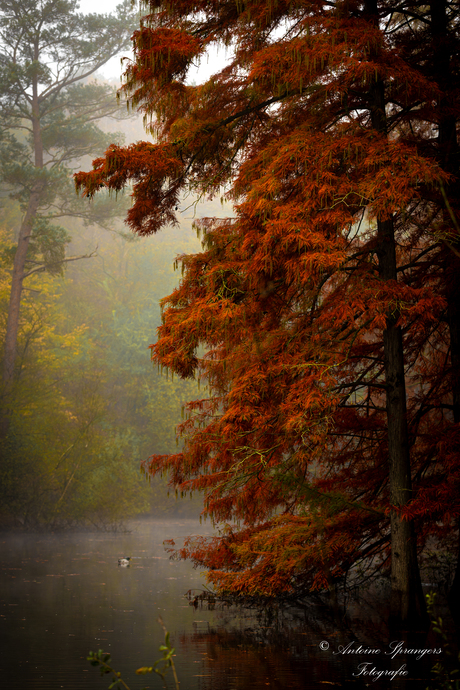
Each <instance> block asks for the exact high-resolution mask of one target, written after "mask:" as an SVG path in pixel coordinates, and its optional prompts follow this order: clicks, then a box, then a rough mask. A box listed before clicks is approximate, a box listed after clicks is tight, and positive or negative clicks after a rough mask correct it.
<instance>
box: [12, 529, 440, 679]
mask: <svg viewBox="0 0 460 690" xmlns="http://www.w3.org/2000/svg"><path fill="white" fill-rule="evenodd" d="M198 530H200V531H201V533H204V531H205V530H206V527H203V526H200V525H197V524H191V523H190V522H189V521H178V522H175V523H173V522H168V523H154V522H151V521H138V522H137V523H136V524H134V525H133V532H132V533H129V534H88V533H86V534H66V535H50V536H42V535H19V536H18V535H16V536H11V535H3V536H2V537H0V542H1V552H0V564H1V574H0V577H1V582H0V616H1V618H0V635H1V640H0V642H1V649H2V656H1V661H0V673H1V678H2V681H3V683H2V685H3V686H4V687H6V688H8V690H19V689H20V690H25V688H32V689H33V690H42V689H43V690H59V689H60V688H66V689H68V690H78V689H79V688H85V689H89V690H104V689H105V688H107V687H108V685H109V682H110V680H109V677H108V676H105V677H103V678H101V677H100V676H99V672H98V671H97V670H96V669H93V668H92V667H91V666H90V665H89V664H88V662H87V660H86V657H87V655H88V652H89V651H90V650H93V651H95V650H97V649H99V648H103V649H104V650H105V651H108V652H110V653H111V654H112V660H113V665H114V667H115V668H116V669H117V670H120V671H121V672H122V674H123V677H124V678H126V680H127V682H128V683H129V684H130V686H131V688H132V690H136V688H142V687H149V688H161V687H162V686H161V679H160V678H158V677H156V676H143V677H142V678H139V677H136V676H135V674H134V670H135V669H136V668H138V667H140V666H144V665H146V664H152V663H153V662H154V661H155V660H157V659H158V658H160V656H161V654H160V653H159V652H158V647H159V645H160V644H162V642H163V639H164V634H163V631H162V629H161V627H160V626H159V624H158V622H157V619H158V615H161V616H162V617H163V619H164V621H165V624H166V626H167V628H168V629H169V630H170V632H171V636H172V642H173V645H174V646H175V647H176V658H175V663H176V667H177V673H178V676H179V679H180V680H181V689H182V690H265V689H266V688H276V689H278V690H285V689H286V690H287V689H288V688H292V689H299V690H300V689H302V690H310V689H313V688H325V687H326V686H328V685H329V686H332V687H334V686H336V687H342V688H364V687H368V686H370V687H373V688H384V687H385V688H386V687H391V688H393V689H395V688H398V689H399V688H425V687H426V685H427V683H426V682H425V681H426V680H427V678H428V677H429V669H430V666H431V661H432V660H431V659H427V658H426V659H425V660H423V661H422V662H420V663H419V662H417V663H413V664H412V667H413V671H411V676H412V678H413V677H414V676H415V678H419V679H420V680H416V681H411V680H410V679H408V678H406V677H405V676H403V675H399V676H395V678H394V679H393V680H390V679H388V678H386V679H380V680H376V679H375V678H374V677H371V676H368V677H366V676H362V675H361V676H360V675H358V674H357V667H358V664H359V663H363V662H367V661H368V660H369V659H368V657H366V656H365V655H364V656H363V655H361V656H359V655H343V654H337V653H334V651H337V649H339V647H340V645H342V646H344V645H346V644H348V643H349V642H350V640H359V639H361V642H362V643H366V644H367V645H372V644H374V646H375V645H380V647H382V648H383V645H384V644H386V643H387V641H385V640H384V639H383V637H382V635H383V632H382V631H381V630H379V631H378V633H377V638H376V639H377V641H376V639H374V640H372V639H371V638H372V635H371V634H370V633H369V634H364V629H361V630H356V629H355V630H353V629H350V627H349V626H346V625H344V624H342V625H339V624H338V623H337V621H334V620H333V619H332V618H330V617H329V615H328V613H327V611H326V610H321V609H318V608H313V607H312V608H311V610H305V611H295V612H293V611H283V610H278V611H270V610H265V611H262V612H260V613H259V614H258V613H257V612H256V611H253V610H248V609H245V610H239V611H238V610H234V609H228V608H225V607H222V606H221V605H216V606H215V607H213V606H211V607H210V606H209V605H208V604H207V603H203V602H201V601H200V600H199V599H196V594H195V593H196V592H197V591H200V590H201V589H202V588H203V578H202V576H201V574H200V573H199V572H198V571H196V570H194V569H193V568H192V567H191V565H190V564H189V563H183V562H176V561H170V560H169V558H168V556H167V554H166V553H165V551H164V547H163V540H164V539H165V538H174V539H175V540H178V541H180V539H181V537H183V536H185V535H188V534H190V533H193V532H198ZM208 531H210V529H208ZM125 556H130V557H131V561H130V565H129V567H119V566H118V559H119V558H121V557H125ZM189 590H192V591H193V593H194V595H193V597H191V598H190V601H189V599H188V598H187V597H186V596H185V594H186V593H187V592H188V591H189ZM195 599H196V600H195ZM194 600H195V601H194ZM193 603H194V604H195V605H191V604H193ZM212 609H214V610H212ZM322 642H327V645H329V648H328V649H322V648H321V646H320V645H321V643H322ZM396 662H397V663H399V662H401V663H403V662H404V660H403V659H396ZM396 662H395V663H396ZM391 663H392V662H391V661H390V660H389V659H388V658H386V659H383V653H382V655H381V656H380V658H379V659H378V664H377V662H376V665H377V666H378V667H379V668H384V667H385V668H391ZM400 665H401V664H400ZM396 670H397V669H396ZM169 687H172V684H171V681H170V685H169Z"/></svg>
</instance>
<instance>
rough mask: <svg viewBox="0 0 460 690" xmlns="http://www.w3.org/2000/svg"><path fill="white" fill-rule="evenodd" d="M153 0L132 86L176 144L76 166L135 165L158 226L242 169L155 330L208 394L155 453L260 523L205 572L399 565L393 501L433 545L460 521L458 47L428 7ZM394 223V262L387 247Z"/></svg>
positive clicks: (200, 546)
mask: <svg viewBox="0 0 460 690" xmlns="http://www.w3.org/2000/svg"><path fill="white" fill-rule="evenodd" d="M440 4H441V5H443V3H442V2H441V3H440ZM145 5H146V7H148V8H149V12H150V13H149V14H148V15H147V16H146V17H144V18H143V20H142V28H141V30H140V31H139V32H136V34H135V35H134V37H133V41H134V48H135V60H134V62H133V63H132V64H129V65H128V67H127V70H126V72H125V80H126V83H125V85H124V86H123V88H122V90H123V91H124V92H125V93H126V94H127V95H128V97H129V98H130V99H131V104H132V105H133V106H136V107H138V108H139V109H140V110H141V111H143V112H144V113H145V114H146V116H147V121H148V122H150V121H151V125H150V126H149V129H150V131H151V132H152V133H154V134H155V136H156V137H157V139H158V142H159V143H157V144H146V143H139V144H136V145H133V146H131V147H126V148H118V147H111V149H109V151H108V152H107V153H106V156H105V158H103V159H98V160H97V161H95V162H94V169H93V171H92V172H90V173H79V174H78V175H77V185H78V187H79V188H81V189H84V190H85V192H86V193H87V194H89V195H92V194H93V193H94V192H95V191H96V190H97V189H98V188H100V187H101V186H107V187H109V189H114V190H120V189H122V188H123V187H124V186H126V184H128V182H130V181H133V182H134V187H133V207H132V209H131V210H130V212H129V215H128V223H129V224H130V226H131V227H132V228H133V229H134V230H135V231H137V232H139V233H141V234H145V233H150V232H156V231H157V230H158V229H159V228H160V227H161V226H162V225H165V224H166V223H171V222H174V221H175V217H174V208H175V206H176V205H177V202H178V199H179V195H180V193H181V192H183V191H185V190H189V189H191V190H193V191H195V192H197V193H201V194H209V195H212V194H215V193H218V192H219V191H220V190H221V187H222V185H226V188H227V190H228V191H227V198H228V199H230V200H231V201H232V202H233V203H234V209H235V215H234V217H233V218H232V219H225V220H219V219H205V220H203V221H200V223H199V224H198V225H199V227H200V229H201V231H202V235H203V251H202V252H200V253H199V254H196V255H187V256H182V257H179V262H180V263H181V265H182V269H183V279H182V281H181V283H180V286H179V287H178V288H177V289H176V290H175V291H174V292H173V294H172V295H170V296H168V297H166V298H165V299H164V300H163V310H164V311H163V317H164V321H163V325H162V326H161V328H160V329H159V337H158V341H157V343H156V344H155V345H152V359H153V360H154V361H155V362H157V363H158V364H160V365H161V366H165V367H168V368H170V369H171V370H172V371H175V372H177V373H178V374H179V375H181V376H183V377H199V378H202V379H204V380H206V381H207V383H208V385H209V391H210V394H209V397H207V398H205V399H203V400H198V401H193V402H191V403H189V404H188V407H187V411H188V415H187V419H186V421H185V422H184V423H183V424H182V425H181V426H180V428H179V431H180V434H181V435H182V436H183V437H184V442H185V443H184V449H183V451H182V452H181V453H178V454H176V455H173V456H154V457H152V458H151V459H150V460H149V462H148V463H147V470H148V471H149V472H151V473H156V472H160V471H167V472H169V473H170V477H171V484H172V485H173V486H175V487H176V488H178V489H179V490H181V491H193V490H203V491H204V493H205V511H204V512H205V513H206V514H208V515H210V516H211V517H212V518H213V520H215V521H216V522H229V523H231V521H233V520H237V521H239V522H240V523H241V525H242V526H240V527H236V526H233V527H227V528H226V529H225V530H224V531H223V532H222V534H221V535H220V536H219V537H216V538H213V539H210V540H206V539H199V540H195V541H190V542H189V543H188V544H186V545H185V547H184V549H182V550H181V551H180V552H179V553H180V555H182V556H184V557H189V558H192V559H193V560H194V561H195V562H196V563H199V564H202V565H204V566H205V567H206V568H208V571H209V572H208V579H209V581H210V582H211V583H212V584H213V585H215V586H216V587H217V588H218V589H219V590H221V591H229V592H233V593H236V594H244V595H246V596H255V595H258V596H261V595H262V596H277V595H280V596H281V595H282V596H291V597H297V596H300V595H302V594H304V593H306V592H308V591H310V590H315V589H322V588H328V587H329V586H330V584H331V582H332V581H334V580H335V579H336V578H339V577H342V576H344V575H346V574H347V572H348V571H349V570H350V568H351V567H352V566H356V565H357V564H358V563H363V562H367V563H372V562H373V561H374V559H377V560H376V561H375V562H376V563H378V564H380V567H383V566H386V564H387V561H388V555H389V553H388V545H389V538H390V536H389V523H388V514H389V512H390V511H391V510H398V511H399V512H400V513H401V514H402V515H403V516H404V518H405V519H408V520H411V521H414V524H415V526H416V528H417V532H418V543H419V548H420V549H422V548H423V546H424V544H425V542H426V539H427V537H428V536H429V535H430V534H435V533H441V532H442V533H443V534H448V533H449V534H453V533H454V531H455V527H456V523H457V521H458V519H459V517H460V500H459V492H458V488H459V485H460V463H459V458H458V449H459V442H460V437H459V422H460V418H458V414H460V412H459V411H458V410H457V408H456V405H457V403H459V404H460V397H459V396H460V394H459V393H458V384H459V373H458V369H456V368H455V367H456V366H457V365H456V364H455V362H456V361H459V362H460V359H457V360H456V359H455V357H456V356H457V355H455V356H454V355H451V349H452V347H453V345H454V344H455V343H454V336H453V335H452V334H453V332H454V331H453V328H454V327H453V324H454V321H455V319H453V317H451V316H449V317H448V316H446V314H447V313H449V314H451V312H452V309H453V307H452V304H453V295H454V296H455V295H456V294H458V295H459V296H460V291H459V288H458V287H457V285H458V279H459V275H460V274H459V270H458V269H459V265H458V264H459V260H458V257H459V253H458V251H457V250H456V243H457V242H458V230H459V228H458V224H457V222H456V220H455V213H456V209H455V203H456V198H455V194H454V190H455V189H456V185H458V179H457V177H456V171H455V170H454V167H453V164H452V162H451V159H452V155H454V154H455V155H458V150H457V148H456V145H453V144H452V145H451V149H450V151H451V153H452V151H453V153H452V155H451V153H449V152H448V151H447V149H446V147H445V146H444V144H443V141H442V140H441V138H439V137H438V139H437V138H436V132H437V131H438V130H439V131H443V132H444V131H445V130H446V128H448V126H450V125H449V124H448V123H447V124H446V122H447V121H445V119H443V118H444V114H445V111H444V110H442V108H441V105H443V104H445V102H446V100H445V99H446V98H448V99H449V109H448V110H447V111H446V112H447V114H448V117H449V118H450V120H449V122H450V123H451V122H452V121H453V122H454V125H455V122H456V119H457V118H458V117H459V115H460V106H459V103H458V95H457V96H455V95H454V92H455V93H456V94H458V90H457V91H455V88H456V86H455V85H456V84H457V81H456V80H457V74H458V73H457V71H456V70H457V65H456V64H455V65H454V66H453V67H452V73H451V75H450V81H449V85H448V86H447V85H446V83H445V82H443V79H442V78H441V77H440V73H439V71H438V72H437V73H436V69H435V68H436V65H437V66H438V67H439V65H440V64H441V62H442V60H441V58H439V55H438V53H437V52H436V51H437V50H438V49H437V47H436V46H437V45H438V44H437V43H436V41H437V38H436V36H437V34H436V31H437V28H436V27H437V26H438V25H437V24H436V26H435V18H434V15H433V16H432V14H431V13H430V11H429V7H430V6H429V5H428V6H427V5H426V4H422V3H418V2H416V3H404V2H397V3H396V2H394V1H392V0H381V1H378V2H375V3H374V2H370V1H369V2H342V1H339V0H337V2H322V1H321V0H298V1H296V2H288V0H278V2H277V3H271V2H268V1H267V0H245V1H244V2H234V0H219V1H218V2H214V1H213V2H211V1H210V0H200V1H197V2H194V3H190V2H185V0H184V1H179V2H174V3H168V2H162V1H161V0H151V1H150V2H148V3H145ZM396 5H397V11H398V13H399V14H398V15H395V13H394V11H395V7H396ZM427 7H428V9H427ZM370 8H371V9H372V8H373V9H372V11H373V12H374V14H373V19H375V17H376V16H377V22H375V21H371V19H372V17H371V16H370V15H371V14H372V13H371V9H370ZM375 12H377V14H375ZM454 12H457V10H453V9H451V14H453V13H454ZM418 16H420V17H422V18H423V22H418V23H417V22H416V21H415V20H416V19H417V17H418ZM457 19H458V17H457ZM453 22H454V18H453V17H451V16H449V17H448V23H447V32H448V36H447V39H446V40H453V39H451V33H452V32H453V29H452V28H451V27H452V25H453ZM449 32H451V33H449ZM414 37H415V38H414ZM417 37H418V38H417ZM216 41H220V42H224V43H227V44H231V45H232V48H233V49H234V58H233V60H231V61H230V62H229V64H228V66H227V67H225V68H224V69H223V70H221V71H220V72H218V73H216V74H215V75H214V76H213V77H212V78H211V79H210V80H209V81H208V82H207V83H206V84H203V85H199V86H188V85H186V84H185V83H184V81H185V77H186V73H187V68H188V66H189V65H190V64H191V62H192V60H193V59H195V58H196V57H197V56H199V55H201V54H203V53H204V52H205V50H206V49H207V47H208V46H209V45H211V44H212V43H214V42H216ZM443 45H447V44H446V43H445V44H443ZM457 49H458V46H457ZM449 50H450V53H449V54H450V55H451V56H453V55H454V50H453V48H452V45H451V46H450V48H449ZM457 53H458V50H457ZM427 55H428V56H430V55H431V58H432V59H433V60H434V62H433V64H434V65H435V67H433V69H432V70H431V72H430V69H429V68H427V62H426V60H427V59H428V58H426V56H427ZM438 58H439V59H438ZM436 60H437V62H436ZM452 60H454V58H453V57H452ZM430 64H431V63H430ZM376 84H379V85H382V89H383V91H382V92H383V93H384V97H385V111H386V115H385V114H382V113H380V117H381V118H386V119H385V127H384V128H383V125H382V127H381V128H380V129H379V128H378V127H376V126H375V121H376V118H377V119H378V117H379V114H378V112H377V110H378V108H377V105H376V100H375V98H376V97H375V93H376V91H375V89H376V87H375V85H376ZM448 89H450V91H448ZM456 99H457V100H456ZM443 107H444V106H443ZM371 116H372V117H371ZM372 118H374V119H373V120H372ZM382 122H383V119H382ZM443 128H444V129H443ZM443 146H444V148H443ZM446 190H447V192H446ZM386 221H391V222H392V223H393V226H394V233H395V240H394V241H395V247H396V262H397V264H396V278H391V279H389V278H385V277H384V276H383V275H382V272H381V271H380V270H379V264H378V261H377V254H378V250H379V245H378V243H379V242H380V241H381V239H379V237H380V236H379V235H378V233H377V224H378V223H380V224H382V223H384V222H386ZM449 310H451V311H449ZM452 313H453V312H452ZM390 322H391V323H393V324H395V325H396V327H398V328H400V329H401V334H402V348H403V353H404V367H405V385H406V391H407V405H408V411H407V428H408V433H409V445H410V462H411V469H412V480H413V490H412V493H411V495H410V500H407V501H406V503H405V504H403V503H401V504H398V505H396V506H395V505H392V504H391V502H390V497H389V482H388V477H389V470H388V453H389V450H388V432H387V409H386V406H388V404H389V403H388V400H387V397H388V396H387V395H386V391H387V389H388V382H387V380H386V378H385V357H387V356H388V355H387V351H386V350H385V346H384V336H383V332H384V330H385V329H386V328H388V324H389V323H390ZM203 346H204V350H205V354H204V355H203V356H199V354H198V352H199V351H200V349H199V348H200V347H203ZM459 357H460V355H459ZM453 364H454V366H453ZM379 559H380V560H379Z"/></svg>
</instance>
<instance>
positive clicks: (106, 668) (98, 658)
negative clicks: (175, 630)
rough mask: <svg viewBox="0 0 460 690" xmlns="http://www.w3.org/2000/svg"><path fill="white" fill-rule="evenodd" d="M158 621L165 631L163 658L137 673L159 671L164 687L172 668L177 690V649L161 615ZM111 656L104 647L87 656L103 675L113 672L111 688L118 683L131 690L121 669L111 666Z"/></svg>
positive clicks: (162, 646)
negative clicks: (175, 654) (117, 669)
mask: <svg viewBox="0 0 460 690" xmlns="http://www.w3.org/2000/svg"><path fill="white" fill-rule="evenodd" d="M158 622H159V623H160V625H161V626H162V628H163V630H164V632H165V642H164V644H162V645H160V647H159V651H160V652H162V654H163V656H162V658H161V659H158V660H157V661H155V663H154V664H153V666H142V668H138V669H137V671H136V673H137V675H139V676H144V675H146V674H147V673H157V674H158V675H159V676H160V677H161V679H162V681H163V685H164V687H166V674H167V672H168V671H169V670H170V669H171V671H172V673H173V676H174V684H175V687H176V690H179V680H178V678H177V674H176V667H175V666H174V659H173V656H174V652H175V649H174V647H172V646H171V640H170V634H169V632H168V631H167V630H166V628H165V626H164V623H163V620H162V618H161V616H160V617H159V618H158ZM110 658H111V655H110V654H108V653H107V652H104V651H103V650H102V649H99V650H98V651H97V652H90V653H89V656H88V657H87V659H88V661H89V662H90V664H91V666H96V667H97V666H98V667H99V668H100V671H101V676H103V675H105V674H108V673H111V674H112V676H113V680H112V683H111V684H110V685H109V690H111V688H115V687H116V686H117V685H121V686H123V687H124V688H125V689H126V690H130V688H129V686H128V685H126V683H125V681H124V680H123V678H122V677H121V673H120V672H119V671H115V670H114V669H113V668H112V667H111V666H110ZM160 664H161V667H160Z"/></svg>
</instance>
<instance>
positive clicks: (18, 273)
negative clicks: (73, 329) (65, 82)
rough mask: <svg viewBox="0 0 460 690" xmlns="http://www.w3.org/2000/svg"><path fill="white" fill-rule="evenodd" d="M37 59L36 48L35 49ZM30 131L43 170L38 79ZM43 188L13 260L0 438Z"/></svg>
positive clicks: (36, 190) (37, 189)
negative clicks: (32, 240)
mask: <svg viewBox="0 0 460 690" xmlns="http://www.w3.org/2000/svg"><path fill="white" fill-rule="evenodd" d="M35 53H36V59H37V60H38V46H36V47H35ZM31 107H32V128H33V140H34V164H35V167H36V168H37V169H39V170H41V169H42V168H43V143H42V137H41V126H40V102H39V97H38V78H36V77H35V78H34V80H33V84H32V98H31ZM43 188H44V182H43V180H40V179H37V180H36V181H35V183H34V185H33V186H32V190H31V192H30V197H29V202H28V204H27V210H26V212H25V215H24V218H23V220H22V223H21V228H20V230H19V237H18V246H17V250H16V254H15V257H14V264H13V275H12V278H11V292H10V301H9V306H8V320H7V326H6V335H5V344H4V351H3V370H2V384H3V385H2V405H1V414H2V416H1V420H0V439H1V438H5V436H6V435H7V434H8V429H9V425H10V418H11V412H12V402H13V401H12V395H13V384H14V378H15V363H16V356H17V341H18V330H19V314H20V310H21V297H22V288H23V280H24V274H25V265H26V258H27V251H28V248H29V242H30V237H31V234H32V227H33V223H34V219H35V216H36V215H37V211H38V209H39V207H40V200H41V196H42V192H43Z"/></svg>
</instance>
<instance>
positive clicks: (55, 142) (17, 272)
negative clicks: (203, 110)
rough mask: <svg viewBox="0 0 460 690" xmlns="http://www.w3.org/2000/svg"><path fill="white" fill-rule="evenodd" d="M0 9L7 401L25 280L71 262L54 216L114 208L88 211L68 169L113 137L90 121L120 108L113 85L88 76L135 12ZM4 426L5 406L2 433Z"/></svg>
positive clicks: (31, 5) (36, 5) (12, 1)
mask: <svg viewBox="0 0 460 690" xmlns="http://www.w3.org/2000/svg"><path fill="white" fill-rule="evenodd" d="M0 17H1V25H2V27H1V30H0V45H1V77H0V105H1V116H0V117H1V120H0V126H1V138H0V158H1V164H2V172H1V178H0V179H1V181H2V185H3V192H4V193H9V194H10V195H11V196H13V198H15V199H17V200H19V202H20V204H21V207H22V211H23V218H22V222H21V227H20V230H19V236H18V245H17V250H16V252H15V255H14V265H13V274H12V284H11V295H10V308H9V316H8V328H7V334H6V338H5V345H4V353H3V395H4V396H5V399H6V406H7V407H8V405H9V404H10V403H11V400H10V398H11V391H12V386H13V382H14V376H15V361H16V345H17V333H18V323H19V312H20V305H21V295H22V290H23V281H24V279H25V278H26V277H27V276H29V275H31V274H32V273H34V272H36V271H40V270H48V271H51V272H53V271H54V272H56V271H57V272H59V271H61V270H62V267H63V265H64V263H65V261H68V260H69V259H68V258H67V259H66V258H65V246H66V244H67V243H68V242H69V237H68V235H67V233H66V232H65V231H64V229H63V228H61V227H59V226H57V225H56V224H55V222H56V220H57V219H59V218H61V217H63V216H74V215H80V216H84V217H86V219H87V220H88V221H93V222H94V221H95V220H99V221H103V219H104V216H105V218H106V219H107V218H108V217H110V215H111V214H112V215H113V213H114V208H113V206H112V208H108V207H107V204H104V203H102V204H99V205H98V208H93V209H91V210H89V209H88V208H84V207H83V206H82V205H81V203H80V204H79V203H76V200H75V198H74V195H73V194H72V192H71V182H70V180H71V168H72V166H74V165H75V161H76V159H78V158H81V157H82V156H84V155H97V153H98V152H100V151H102V150H104V149H105V148H106V147H107V146H108V145H109V143H110V141H111V140H112V138H113V134H112V135H110V136H107V135H105V134H104V133H103V132H102V131H101V130H100V129H99V127H98V126H97V125H96V123H97V121H98V120H101V119H102V118H105V117H113V116H119V115H120V106H119V104H118V103H117V101H116V98H115V93H114V89H113V88H112V87H110V86H109V85H107V84H103V83H98V82H97V81H92V82H91V81H90V80H89V78H90V77H91V75H94V74H95V73H96V72H97V70H98V69H100V67H102V66H103V65H104V64H105V63H106V62H107V60H109V59H110V58H111V57H112V56H114V55H116V54H117V53H119V52H120V50H122V49H123V48H125V47H127V45H129V37H130V34H131V31H132V29H133V14H132V13H131V12H130V4H129V3H125V4H124V5H119V7H118V9H117V15H112V16H111V15H96V14H90V15H87V16H84V15H82V14H80V13H78V12H76V11H75V7H74V3H72V2H69V1H67V0H46V1H45V2H42V1H37V0H26V1H25V2H23V1H22V0H21V2H19V0H2V2H1V3H0ZM104 206H105V207H106V208H103V207H104ZM7 426H8V414H6V417H5V421H4V424H3V427H2V429H3V433H5V431H6V429H7Z"/></svg>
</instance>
